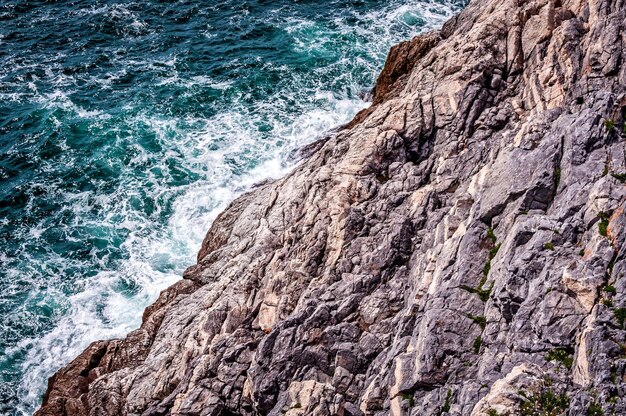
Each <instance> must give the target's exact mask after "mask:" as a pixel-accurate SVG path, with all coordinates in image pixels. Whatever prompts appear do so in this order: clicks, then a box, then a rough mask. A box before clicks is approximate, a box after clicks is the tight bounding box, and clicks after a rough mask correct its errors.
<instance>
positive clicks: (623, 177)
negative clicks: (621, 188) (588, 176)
mask: <svg viewBox="0 0 626 416" xmlns="http://www.w3.org/2000/svg"><path fill="white" fill-rule="evenodd" d="M611 176H612V177H614V178H615V179H617V180H618V181H620V182H621V183H626V173H611Z"/></svg>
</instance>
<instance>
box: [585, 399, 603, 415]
mask: <svg viewBox="0 0 626 416" xmlns="http://www.w3.org/2000/svg"><path fill="white" fill-rule="evenodd" d="M587 415H588V416H604V410H602V406H600V405H599V404H597V403H596V402H592V403H591V404H590V405H589V408H588V409H587Z"/></svg>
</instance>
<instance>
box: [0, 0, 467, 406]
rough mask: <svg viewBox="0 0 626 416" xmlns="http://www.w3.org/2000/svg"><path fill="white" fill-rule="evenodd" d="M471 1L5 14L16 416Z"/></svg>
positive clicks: (286, 0) (5, 165)
mask: <svg viewBox="0 0 626 416" xmlns="http://www.w3.org/2000/svg"><path fill="white" fill-rule="evenodd" d="M462 3H464V1H459V0H438V1H427V0H424V1H420V0H388V1H372V0H314V1H313V0H238V1H235V0H228V1H221V2H219V1H218V2H216V1H213V2H200V1H197V0H179V1H161V2H159V1H148V0H137V1H86V0H66V1H52V2H48V1H26V0H20V1H14V0H3V1H1V2H0V155H1V156H0V414H7V415H30V414H32V413H33V412H34V410H36V408H37V407H38V406H39V405H40V403H41V400H42V395H43V392H44V391H45V387H46V383H47V379H48V377H50V376H51V375H52V374H53V373H54V372H55V371H56V370H58V369H59V368H60V367H62V366H64V365H65V364H67V363H68V362H69V361H70V360H71V359H72V358H73V357H75V356H76V355H77V354H79V353H80V352H81V351H82V350H83V349H84V348H85V347H86V346H87V345H88V344H89V343H90V342H92V341H94V340H98V339H106V338H113V337H123V336H124V335H125V334H126V333H128V332H129V331H131V330H133V329H135V328H137V327H138V326H139V324H140V322H141V314H142V312H143V309H144V308H145V307H146V306H147V305H149V304H150V303H151V302H153V301H154V300H155V299H156V297H157V296H158V294H159V292H160V291H161V290H163V289H164V288H166V287H167V286H169V285H171V284H172V283H173V282H175V281H176V280H177V279H180V277H181V273H182V271H183V270H184V269H185V268H186V267H187V266H189V265H191V264H193V263H194V258H195V255H196V253H197V251H198V248H199V245H200V242H201V241H202V238H203V236H204V234H205V233H206V231H207V230H208V228H209V226H210V224H211V221H212V220H213V219H214V218H215V217H216V215H217V214H218V213H219V212H220V211H221V210H222V209H224V207H225V206H226V205H227V204H228V203H229V202H230V201H232V200H233V199H234V198H235V197H237V195H239V194H241V193H242V192H245V191H246V190H247V189H249V188H250V186H251V185H253V184H254V183H257V182H259V181H261V180H264V179H267V178H276V177H279V176H281V175H283V174H284V173H285V172H286V171H287V170H288V169H290V168H292V167H293V164H294V161H293V159H292V158H291V157H290V155H291V154H293V151H294V149H297V148H298V147H300V146H302V145H305V144H307V143H310V142H312V141H314V140H315V139H316V138H319V137H320V135H321V134H323V133H324V132H325V131H327V130H329V129H331V128H333V127H335V126H338V125H340V124H342V123H345V122H347V121H349V120H350V119H351V117H353V116H354V114H355V113H356V112H357V111H358V110H360V109H362V108H364V107H365V106H367V105H368V103H366V102H364V101H363V100H361V99H360V98H359V97H360V96H363V92H364V91H368V90H369V89H371V88H372V86H373V85H374V83H375V79H376V75H377V73H378V72H379V71H380V69H381V68H382V65H383V63H384V59H385V57H386V54H387V52H388V49H389V47H390V46H391V45H393V44H394V43H397V42H399V41H401V40H405V39H408V38H410V37H411V36H413V35H415V34H417V33H419V32H421V31H424V30H428V29H430V28H434V27H437V26H440V25H441V24H442V23H443V22H444V21H445V20H446V19H447V18H448V17H449V16H450V15H451V14H452V13H455V12H457V11H458V10H459V9H460V7H461V6H462Z"/></svg>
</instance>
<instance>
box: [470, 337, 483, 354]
mask: <svg viewBox="0 0 626 416" xmlns="http://www.w3.org/2000/svg"><path fill="white" fill-rule="evenodd" d="M481 345H483V337H481V336H480V335H479V336H477V337H476V338H475V339H474V344H473V345H472V347H473V348H474V354H478V353H479V352H480V346H481Z"/></svg>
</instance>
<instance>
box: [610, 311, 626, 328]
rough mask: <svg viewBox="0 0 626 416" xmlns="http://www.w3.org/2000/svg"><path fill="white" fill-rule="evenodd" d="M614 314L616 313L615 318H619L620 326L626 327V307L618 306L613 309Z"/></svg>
mask: <svg viewBox="0 0 626 416" xmlns="http://www.w3.org/2000/svg"><path fill="white" fill-rule="evenodd" d="M613 315H615V319H617V322H618V323H619V327H620V328H621V329H624V321H626V308H617V309H615V310H613Z"/></svg>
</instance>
